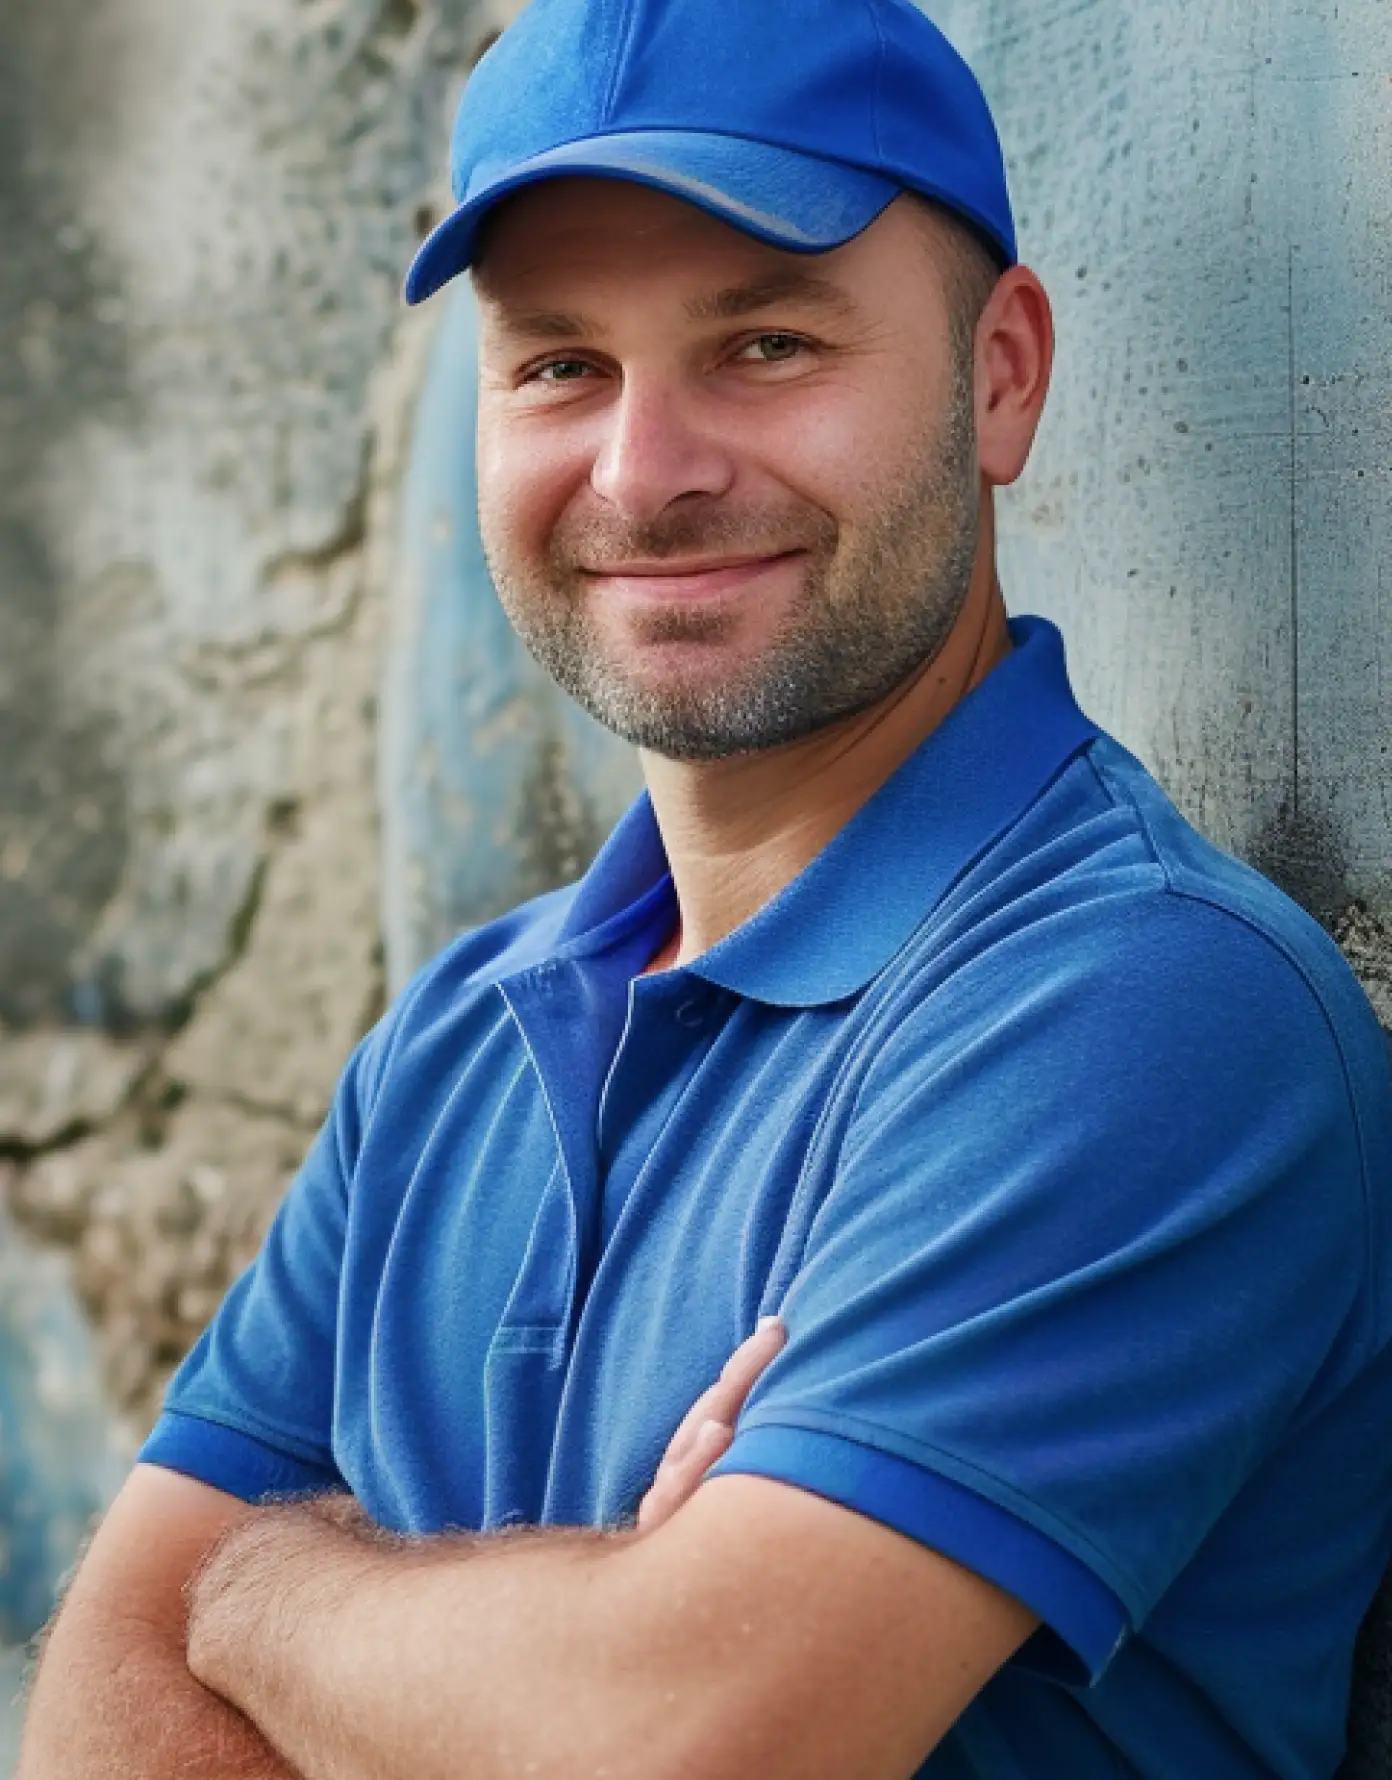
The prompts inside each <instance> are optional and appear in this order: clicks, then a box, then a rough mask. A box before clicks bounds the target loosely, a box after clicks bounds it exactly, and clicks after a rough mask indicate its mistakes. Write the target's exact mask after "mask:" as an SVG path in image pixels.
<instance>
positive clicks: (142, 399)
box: [0, 0, 504, 1501]
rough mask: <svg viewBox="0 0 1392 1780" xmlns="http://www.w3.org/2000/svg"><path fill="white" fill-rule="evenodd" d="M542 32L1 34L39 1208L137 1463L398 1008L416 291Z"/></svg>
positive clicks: (9, 681) (351, 17) (5, 421)
mask: <svg viewBox="0 0 1392 1780" xmlns="http://www.w3.org/2000/svg"><path fill="white" fill-rule="evenodd" d="M502 10H504V8H502V7H501V6H498V7H493V6H490V5H489V4H488V3H487V0H428V3H427V0H237V4H236V5H227V4H224V3H223V0H184V3H182V4H180V5H179V6H169V5H167V4H165V0H80V3H79V0H11V3H10V4H9V5H7V6H6V7H5V8H3V9H0V239H3V242H4V248H3V251H0V760H3V762H4V768H5V770H4V771H3V773H0V1190H3V1191H4V1194H5V1197H6V1198H7V1199H8V1201H9V1203H10V1205H11V1206H12V1208H13V1211H14V1213H15V1215H16V1217H17V1218H18V1220H19V1223H20V1225H21V1227H22V1229H23V1230H24V1231H26V1232H27V1233H28V1237H29V1240H30V1241H35V1240H37V1241H38V1242H40V1243H41V1244H45V1245H47V1244H51V1243H56V1244H58V1245H60V1246H61V1248H62V1249H63V1250H65V1251H66V1252H68V1253H70V1254H71V1255H72V1256H73V1278H74V1280H75V1283H76V1287H77V1290H78V1292H79V1294H80V1297H81V1300H82V1302H83V1304H84V1305H85V1306H86V1308H87V1310H88V1311H89V1312H90V1313H91V1316H92V1319H93V1322H94V1326H95V1327H96V1328H97V1330H98V1331H99V1335H100V1340H101V1344H102V1351H103V1365H104V1378H105V1383H106V1387H107V1391H108V1400H109V1402H110V1404H111V1406H112V1408H113V1409H114V1411H115V1412H116V1414H117V1417H118V1419H119V1422H120V1424H121V1425H120V1428H119V1429H118V1433H124V1435H125V1438H126V1441H127V1444H129V1440H130V1439H132V1438H134V1437H135V1435H137V1434H138V1433H139V1432H140V1431H141V1430H142V1428H143V1426H144V1425H145V1424H146V1423H147V1422H148V1420H149V1418H150V1416H151V1415H152V1413H153V1409H154V1406H155V1403H156V1401H157V1397H158V1393H159V1390H160V1388H161V1386H162V1382H163V1379H164V1376H165V1375H166V1373H167V1371H168V1369H169V1368H170V1366H171V1365H172V1364H173V1363H174V1361H175V1360H176V1359H177V1358H178V1357H179V1355H180V1354H181V1353H182V1352H183V1351H184V1349H185V1348H186V1347H187V1345H188V1343H189V1341H190V1340H191V1339H192V1337H193V1335H194V1334H195V1333H196V1332H197V1330H198V1329H199V1328H200V1327H201V1326H202V1324H203V1322H204V1321H205V1320H206V1318H207V1316H208V1314H209V1312H210V1311H211V1309H212V1308H213V1306H214V1304H215V1303H216V1302H217V1300H218V1298H219V1297H220V1295H221V1292H222V1290H223V1289H224V1287H225V1285H226V1284H227V1282H228V1279H229V1277H230V1275H231V1273H232V1272H233V1271H234V1270H235V1269H236V1268H237V1267H238V1266H239V1265H240V1263H241V1262H242V1261H243V1260H244V1259H245V1258H246V1257H247V1256H248V1255H249V1254H250V1253H251V1252H252V1250H253V1248H254V1245H255V1243H256V1241H257V1239H258V1237H259V1234H260V1231H261V1229H262V1228H263V1226H264V1223H265V1221H266V1219H267V1217H268V1215H269V1213H270V1211H271V1209H272V1208H273V1206H274V1204H275V1202H276V1200H277V1198H278V1197H279V1194H280V1192H281V1191H282V1189H283V1187H284V1184H285V1182H286V1180H287V1178H288V1176H289V1174H290V1172H291V1171H292V1170H293V1169H294V1167H295V1166H296V1165H297V1163H298V1161H299V1160H300V1158H301V1157H302V1154H303V1152H304V1149H305V1147H306V1144H307V1141H308V1138H309V1135H310V1134H311V1132H312V1130H313V1128H314V1126H315V1124H316V1123H317V1121H318V1119H319V1117H320V1116H321V1114H322V1112H323V1110H324V1108H325V1106H326V1105H327V1101H328V1098H329V1094H330V1091H331V1088H332V1084H333V1081H334V1078H335V1076H336V1073H337V1071H338V1069H339V1068H340V1066H341V1064H342V1062H343V1060H344V1058H345V1057H346V1055H347V1052H348V1050H349V1049H350V1047H351V1045H352V1043H353V1042H354V1040H355V1039H356V1038H357V1036H358V1035H359V1034H360V1032H361V1031H362V1030H363V1029H364V1027H365V1025H366V1024H367V1023H368V1022H369V1020H370V1019H371V1018H372V1016H373V1014H374V1013H375V1011H376V1010H377V1008H378V1007H379V1006H380V1004H381V1001H382V998H383V992H384V991H383V970H382V947H381V922H380V914H379V870H378V845H379V830H378V818H377V801H376V790H375V772H376V727H377V724H376V712H377V702H378V690H379V680H380V673H381V636H382V630H383V610H384V606H385V603H386V594H387V583H388V581H389V578H390V573H391V560H392V555H393V539H394V536H395V527H396V488H397V484H398V482H399V463H400V458H401V450H402V447H401V440H402V437H403V433H404V429H405V427H406V424H407V422H408V419H409V415H410V412H411V409H412V405H413V401H414V397H415V394H416V391H417V389H418V386H419V382H420V378H421V374H422V365H423V354H424V351H425V348H426V346H427V344H428V338H429V332H430V329H431V326H432V323H433V318H432V317H429V316H427V317H423V318H422V317H407V316H405V315H404V313H403V311H402V310H401V307H400V304H399V287H400V280H401V276H402V273H403V269H404V267H405V265H406V263H407V261H408V260H409V257H410V254H411V251H412V248H413V245H414V242H415V240H416V238H417V237H418V235H419V234H420V232H421V231H422V230H423V229H424V228H425V227H426V226H427V224H428V222H429V220H430V212H431V207H432V205H433V204H437V203H438V202H439V201H440V199H441V197H442V196H443V195H444V194H443V191H442V182H441V179H440V170H441V164H442V155H441V147H442V143H443V141H444V139H445V132H446V129H447V124H448V117H449V113H450V110H451V108H452V104H453V100H454V97H455V94H456V93H457V90H458V88H459V86H460V84H461V82H462V79H463V76H464V72H465V70H466V68H467V67H468V66H469V64H470V63H471V61H472V59H473V55H474V52H475V50H476V49H477V47H478V43H479V40H480V38H481V37H482V36H483V34H484V33H485V31H486V30H487V29H488V28H489V26H490V24H491V23H492V21H493V17H494V14H495V13H497V12H500V11H502ZM17 1240H18V1238H17V1237H15V1236H14V1235H13V1234H12V1233H8V1232H7V1233H6V1234H5V1235H4V1237H3V1241H4V1242H5V1244H6V1247H7V1249H8V1250H9V1251H11V1252H13V1250H14V1247H15V1244H16V1241H17ZM28 1315H29V1313H28V1311H27V1310H25V1309H24V1307H23V1306H22V1305H21V1304H20V1303H19V1300H18V1298H17V1296H16V1294H14V1293H10V1294H8V1295H7V1294H6V1291H5V1289H4V1281H3V1279H0V1326H4V1327H5V1328H6V1329H7V1330H8V1331H9V1332H10V1334H11V1335H12V1336H13V1337H14V1338H15V1339H23V1337H24V1332H25V1329H26V1327H32V1324H31V1323H26V1317H28ZM13 1433H14V1430H12V1429H11V1428H9V1427H7V1430H6V1440H7V1441H10V1440H11V1439H12V1437H13ZM8 1481H12V1479H7V1474H6V1472H5V1462H4V1459H3V1453H2V1452H0V1501H3V1499H4V1496H5V1491H6V1488H7V1482H8Z"/></svg>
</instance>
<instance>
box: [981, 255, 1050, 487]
mask: <svg viewBox="0 0 1392 1780" xmlns="http://www.w3.org/2000/svg"><path fill="white" fill-rule="evenodd" d="M1053 368H1054V314H1053V309H1052V307H1051V306H1050V303H1049V298H1048V295H1047V293H1046V292H1045V289H1044V286H1043V285H1042V284H1041V283H1040V282H1039V280H1038V278H1037V277H1036V276H1035V275H1034V273H1033V272H1031V271H1030V269H1029V268H1028V267H1027V266H1012V267H1011V269H1010V270H1009V271H1008V272H1007V273H1006V274H1005V275H1004V277H1003V278H1002V279H1001V280H1000V283H999V284H997V286H996V288H995V290H994V291H993V292H992V293H991V299H990V301H989V302H988V303H987V305H986V308H985V310H984V312H983V314H982V317H981V320H980V321H979V322H978V323H977V329H976V430H977V454H978V460H979V462H980V465H981V475H982V478H983V480H984V481H985V482H987V483H988V484H989V485H990V486H991V487H992V488H1005V487H1008V486H1009V484H1010V483H1012V482H1015V481H1017V480H1018V479H1019V477H1020V474H1021V472H1022V471H1023V470H1024V467H1025V465H1026V463H1027V462H1028V461H1029V454H1030V450H1031V448H1032V447H1033V445H1034V436H1035V434H1036V432H1038V430H1039V421H1040V417H1041V416H1042V415H1043V412H1044V402H1045V399H1046V397H1047V396H1048V394H1049V379H1050V377H1051V375H1052V374H1053Z"/></svg>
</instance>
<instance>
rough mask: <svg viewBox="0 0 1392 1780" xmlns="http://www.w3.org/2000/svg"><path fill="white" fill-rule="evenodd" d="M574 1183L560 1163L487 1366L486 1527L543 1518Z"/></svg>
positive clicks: (568, 1288)
mask: <svg viewBox="0 0 1392 1780" xmlns="http://www.w3.org/2000/svg"><path fill="white" fill-rule="evenodd" d="M577 1235H578V1232H577V1230H576V1219H575V1209H574V1203H573V1200H572V1197H571V1188H570V1183H569V1181H568V1179H567V1176H566V1171H565V1168H564V1166H563V1164H562V1163H561V1162H559V1161H557V1163H556V1166H555V1168H554V1170H553V1171H552V1174H551V1178H550V1180H549V1181H548V1182H547V1186H546V1191H545V1192H544V1193H543V1194H542V1197H541V1203H540V1204H539V1206H538V1207H537V1213H536V1220H535V1222H534V1223H533V1225H532V1232H531V1236H530V1238H529V1240H528V1243H527V1252H526V1255H525V1256H524V1258H523V1261H522V1265H521V1267H520V1268H519V1270H518V1274H517V1281H516V1284H515V1285H514V1286H513V1289H512V1294H511V1296H510V1297H509V1299H508V1303H507V1308H506V1310H505V1311H504V1313H503V1316H502V1320H501V1321H500V1322H499V1324H498V1328H497V1330H496V1332H495V1333H494V1336H493V1339H492V1341H491V1342H490V1343H489V1346H488V1353H487V1356H486V1358H485V1360H484V1367H483V1417H484V1489H483V1526H484V1530H485V1531H489V1530H491V1529H493V1528H494V1527H501V1526H510V1525H515V1524H518V1523H521V1524H524V1525H527V1526H540V1525H541V1524H542V1509H543V1504H544V1503H545V1500H546V1489H547V1482H548V1479H549V1477H550V1473H551V1460H552V1454H553V1451H554V1448H555V1442H556V1427H557V1423H558V1421H559V1419H560V1410H561V1394H562V1391H563V1390H564V1387H565V1381H566V1372H567V1369H568V1363H569V1349H570V1343H569V1333H568V1332H569V1327H570V1323H571V1318H572V1310H573V1297H574V1290H575V1275H576V1246H577Z"/></svg>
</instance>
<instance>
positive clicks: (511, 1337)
mask: <svg viewBox="0 0 1392 1780" xmlns="http://www.w3.org/2000/svg"><path fill="white" fill-rule="evenodd" d="M566 1367H567V1342H566V1330H565V1326H564V1324H556V1323H551V1324H533V1325H532V1326H530V1327H526V1326H524V1327H512V1328H509V1327H507V1326H506V1325H505V1326H504V1327H503V1328H501V1329H499V1330H498V1332H497V1334H496V1335H495V1336H494V1337H493V1341H492V1344H491V1345H490V1347H489V1350H488V1358H487V1360H486V1362H485V1364H484V1370H483V1393H484V1451H485V1459H484V1464H485V1484H484V1530H485V1531H492V1530H493V1529H495V1528H497V1527H503V1526H511V1525H519V1524H520V1525H526V1526H539V1525H540V1524H541V1519H542V1508H543V1504H544V1502H545V1499H546V1487H547V1480H548V1477H549V1475H550V1470H551V1452H552V1447H553V1445H554V1442H555V1437H556V1424H557V1420H558V1418H559V1415H560V1407H561V1392H562V1390H563V1389H564V1386H565V1379H566Z"/></svg>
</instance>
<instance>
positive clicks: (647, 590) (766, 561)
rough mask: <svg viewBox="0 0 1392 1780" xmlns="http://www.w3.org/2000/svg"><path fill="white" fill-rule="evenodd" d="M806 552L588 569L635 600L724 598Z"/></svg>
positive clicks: (591, 576) (594, 577)
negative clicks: (688, 562) (690, 562)
mask: <svg viewBox="0 0 1392 1780" xmlns="http://www.w3.org/2000/svg"><path fill="white" fill-rule="evenodd" d="M801 555H803V552H802V551H800V550H789V551H784V552H782V553H781V554H780V555H777V556H742V557H725V558H720V559H718V560H715V561H712V562H704V563H699V564H695V563H693V564H688V565H682V564H679V563H671V562H657V563H623V564H621V565H619V566H618V567H616V568H612V569H587V570H585V574H586V576H587V578H588V579H589V580H591V581H595V582H601V583H603V584H604V586H606V587H609V588H612V589H614V590H615V591H616V592H618V593H621V594H623V595H625V596H626V597H627V598H630V599H635V600H657V601H662V602H672V601H680V600H706V599H720V598H723V597H725V596H727V595H729V594H732V593H740V592H742V591H743V590H744V589H745V588H746V587H748V586H749V585H750V583H751V582H754V581H757V580H759V579H760V577H761V576H763V575H766V574H767V573H768V572H769V571H770V570H771V569H776V568H779V567H781V566H782V564H784V563H788V562H792V561H794V560H795V559H796V558H798V557H800V556H801Z"/></svg>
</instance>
